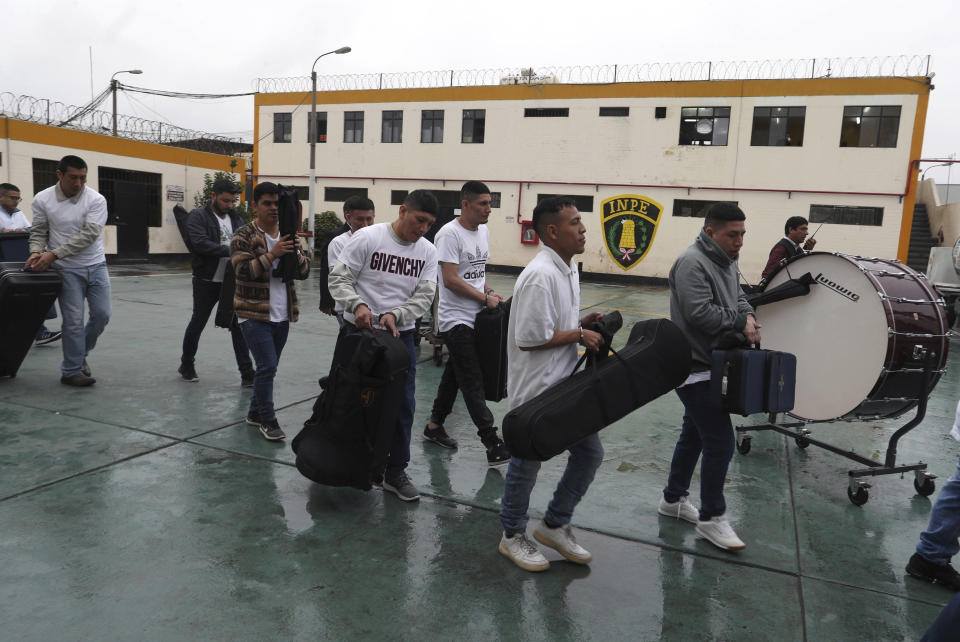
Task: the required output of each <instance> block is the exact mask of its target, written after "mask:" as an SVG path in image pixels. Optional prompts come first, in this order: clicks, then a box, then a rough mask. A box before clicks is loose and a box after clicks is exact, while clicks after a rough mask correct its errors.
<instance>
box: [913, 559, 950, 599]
mask: <svg viewBox="0 0 960 642" xmlns="http://www.w3.org/2000/svg"><path fill="white" fill-rule="evenodd" d="M907 574H908V575H912V576H913V577H915V578H917V579H918V580H923V581H924V582H930V583H931V584H940V585H942V586H944V587H946V588H948V589H950V590H951V591H960V573H957V570H956V569H955V568H953V567H952V566H950V564H934V563H933V562H931V561H929V560H926V559H924V558H922V557H920V555H919V554H917V553H914V554H913V555H912V556H911V557H910V561H909V562H907Z"/></svg>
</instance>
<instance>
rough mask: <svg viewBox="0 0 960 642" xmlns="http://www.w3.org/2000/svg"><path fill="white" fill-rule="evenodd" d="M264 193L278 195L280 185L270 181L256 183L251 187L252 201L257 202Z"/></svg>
mask: <svg viewBox="0 0 960 642" xmlns="http://www.w3.org/2000/svg"><path fill="white" fill-rule="evenodd" d="M264 194H276V195H277V196H279V195H280V187H279V186H278V185H277V184H276V183H271V182H270V181H264V182H263V183H257V186H256V187H254V188H253V202H254V203H259V202H260V199H261V198H262V197H263V195H264Z"/></svg>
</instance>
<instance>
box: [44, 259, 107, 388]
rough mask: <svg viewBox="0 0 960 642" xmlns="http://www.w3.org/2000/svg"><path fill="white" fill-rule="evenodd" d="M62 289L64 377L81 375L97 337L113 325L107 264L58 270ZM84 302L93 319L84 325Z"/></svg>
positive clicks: (62, 370)
mask: <svg viewBox="0 0 960 642" xmlns="http://www.w3.org/2000/svg"><path fill="white" fill-rule="evenodd" d="M57 271H58V272H59V273H60V278H61V279H62V280H63V286H62V287H61V289H60V297H59V300H60V316H62V317H63V322H62V323H61V325H60V330H61V331H62V332H63V338H62V339H61V340H62V342H63V363H62V364H61V365H60V371H61V372H62V373H63V376H65V377H70V376H73V375H75V374H80V372H81V371H82V370H83V360H84V359H85V358H86V356H87V355H88V354H89V353H90V351H91V350H93V349H94V348H95V347H96V345H97V337H99V336H100V334H101V333H102V332H103V329H104V328H106V327H107V322H109V321H110V309H111V308H110V274H109V273H108V272H107V263H106V262H103V263H98V264H97V265H88V266H87V267H82V268H57ZM84 300H86V302H87V303H88V304H89V305H90V315H89V317H88V319H87V323H86V325H84V323H83V308H84Z"/></svg>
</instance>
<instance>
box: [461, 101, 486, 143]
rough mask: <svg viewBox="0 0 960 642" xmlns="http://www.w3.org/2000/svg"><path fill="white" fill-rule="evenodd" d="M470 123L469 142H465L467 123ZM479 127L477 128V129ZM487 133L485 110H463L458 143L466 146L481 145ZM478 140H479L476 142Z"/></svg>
mask: <svg viewBox="0 0 960 642" xmlns="http://www.w3.org/2000/svg"><path fill="white" fill-rule="evenodd" d="M468 122H469V123H470V135H469V138H470V140H467V137H468V136H467V123H468ZM478 125H479V127H478ZM478 131H479V134H478ZM486 133H487V110H486V109H464V110H463V121H462V125H461V127H460V142H461V143H465V144H468V145H482V144H483V143H484V140H485V139H486ZM477 139H479V140H477Z"/></svg>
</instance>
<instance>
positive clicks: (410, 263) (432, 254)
mask: <svg viewBox="0 0 960 642" xmlns="http://www.w3.org/2000/svg"><path fill="white" fill-rule="evenodd" d="M437 208H438V204H437V198H436V196H434V195H433V194H432V193H431V192H428V191H426V190H422V189H418V190H414V191H412V192H410V193H409V194H407V198H406V199H404V201H403V205H401V206H400V211H399V213H398V217H397V220H395V221H393V222H392V223H379V224H377V225H371V226H370V227H366V228H363V229H361V230H358V231H357V232H356V233H355V234H354V237H353V238H352V239H351V240H350V243H348V244H347V245H346V247H344V248H343V252H342V253H341V254H340V257H339V262H338V263H337V265H335V266H334V267H333V269H332V271H331V272H330V293H331V294H332V295H333V298H334V299H335V300H336V301H337V303H339V304H340V305H341V306H342V307H343V318H344V321H345V323H346V325H345V326H344V331H345V332H348V333H349V332H356V331H357V330H364V329H369V330H372V329H374V327H379V328H384V329H387V330H389V331H390V332H391V333H393V336H395V337H399V338H400V340H401V341H403V343H404V345H405V346H406V348H407V352H408V353H409V354H410V369H409V370H408V371H407V384H406V390H405V391H404V396H403V401H402V403H401V405H400V410H399V412H398V413H397V421H396V426H395V428H394V433H393V441H392V442H391V444H390V452H389V454H388V455H387V468H386V470H385V471H384V481H383V489H384V490H386V491H388V492H391V493H393V494H394V495H396V496H397V497H399V498H400V499H402V500H403V501H407V502H411V501H416V500H418V499H420V491H418V490H417V487H416V486H414V485H413V483H412V482H411V481H410V479H409V478H408V477H407V474H406V469H407V464H408V463H409V461H410V430H411V427H412V426H413V412H414V409H415V404H416V401H415V398H414V393H415V391H416V374H417V358H416V349H415V348H414V342H413V333H414V332H415V327H416V322H417V319H418V318H420V317H422V316H423V314H424V313H425V312H426V311H427V310H428V309H429V308H430V306H431V304H432V303H433V297H434V294H436V291H437V249H436V248H435V247H434V246H433V244H432V243H430V242H429V241H427V240H426V239H425V238H423V235H424V234H426V233H427V230H429V229H430V227H431V226H432V225H433V223H434V221H435V220H436V217H437Z"/></svg>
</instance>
